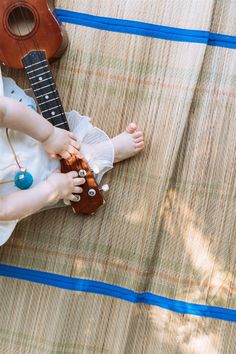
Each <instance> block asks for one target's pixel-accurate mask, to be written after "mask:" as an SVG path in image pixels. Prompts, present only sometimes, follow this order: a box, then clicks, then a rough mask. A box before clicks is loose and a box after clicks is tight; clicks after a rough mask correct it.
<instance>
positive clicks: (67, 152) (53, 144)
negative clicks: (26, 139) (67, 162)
mask: <svg viewBox="0 0 236 354" xmlns="http://www.w3.org/2000/svg"><path fill="white" fill-rule="evenodd" d="M76 140H77V139H76V137H75V136H74V134H73V133H71V132H68V131H67V130H64V129H61V128H57V127H53V129H52V133H51V134H50V135H49V137H48V138H47V139H46V140H45V141H43V142H42V144H43V146H44V149H45V150H46V151H47V153H48V154H49V155H50V156H51V157H52V158H54V159H58V158H63V159H69V158H70V157H71V156H73V155H77V156H79V157H81V154H80V152H79V149H80V146H79V144H78V143H77V141H76Z"/></svg>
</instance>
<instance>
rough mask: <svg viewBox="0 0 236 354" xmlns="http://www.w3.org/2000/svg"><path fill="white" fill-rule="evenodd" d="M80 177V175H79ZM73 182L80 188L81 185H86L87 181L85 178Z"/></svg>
mask: <svg viewBox="0 0 236 354" xmlns="http://www.w3.org/2000/svg"><path fill="white" fill-rule="evenodd" d="M77 176H78V174H77ZM73 182H74V185H75V186H80V185H81V184H84V183H85V179H84V178H79V177H78V178H74V179H73Z"/></svg>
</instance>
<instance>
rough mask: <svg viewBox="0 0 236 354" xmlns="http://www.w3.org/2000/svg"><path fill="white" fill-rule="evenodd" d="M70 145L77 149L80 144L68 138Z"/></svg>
mask: <svg viewBox="0 0 236 354" xmlns="http://www.w3.org/2000/svg"><path fill="white" fill-rule="evenodd" d="M70 145H71V146H73V147H74V148H75V149H77V150H79V149H80V145H79V143H77V141H75V140H73V139H71V140H70Z"/></svg>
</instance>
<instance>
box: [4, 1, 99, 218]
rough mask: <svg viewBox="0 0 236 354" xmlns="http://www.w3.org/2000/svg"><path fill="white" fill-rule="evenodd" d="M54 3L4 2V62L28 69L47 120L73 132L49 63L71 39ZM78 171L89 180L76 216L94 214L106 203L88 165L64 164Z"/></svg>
mask: <svg viewBox="0 0 236 354" xmlns="http://www.w3.org/2000/svg"><path fill="white" fill-rule="evenodd" d="M53 5H54V1H50V2H48V1H47V0H24V1H21V0H19V1H15V0H1V6H0V19H1V20H0V62H2V64H4V65H7V66H9V67H11V68H15V69H22V68H24V69H25V71H26V74H27V76H28V79H29V81H30V84H31V87H32V90H33V92H34V95H35V98H36V100H37V103H38V106H39V107H40V110H41V113H42V115H43V117H44V118H46V119H47V120H49V121H50V122H51V123H52V124H53V125H54V126H56V127H60V128H63V129H66V130H69V125H68V122H67V120H66V115H65V112H64V110H63V107H62V102H61V99H60V97H59V94H58V91H57V89H56V85H55V82H54V80H53V77H52V73H51V70H50V67H49V60H52V59H55V58H58V57H60V56H61V55H62V54H63V52H64V51H65V50H66V47H67V44H68V41H67V36H66V33H65V31H64V29H63V28H62V26H61V24H59V22H58V20H57V19H56V18H55V16H54V15H53V9H54V6H53ZM72 170H75V171H78V175H79V176H80V177H84V178H85V179H86V182H85V184H84V185H83V193H81V194H80V200H79V201H78V202H71V204H72V208H73V210H74V212H76V213H78V214H79V213H82V214H93V213H94V212H95V211H96V210H97V209H98V208H99V207H100V206H101V205H103V204H104V203H105V200H104V198H103V195H102V194H101V192H100V189H99V186H98V185H97V183H96V180H95V178H94V176H93V174H92V172H91V171H90V169H89V167H88V165H87V163H86V161H84V160H83V159H80V158H77V157H72V158H71V159H68V160H61V171H62V172H63V173H66V172H69V171H72Z"/></svg>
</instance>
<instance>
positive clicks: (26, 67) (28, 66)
mask: <svg viewBox="0 0 236 354" xmlns="http://www.w3.org/2000/svg"><path fill="white" fill-rule="evenodd" d="M44 61H47V59H44V60H42V61H39V62H38V63H33V64H30V65H27V66H25V69H28V68H31V67H32V66H35V65H38V64H41V63H43V62H44Z"/></svg>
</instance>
